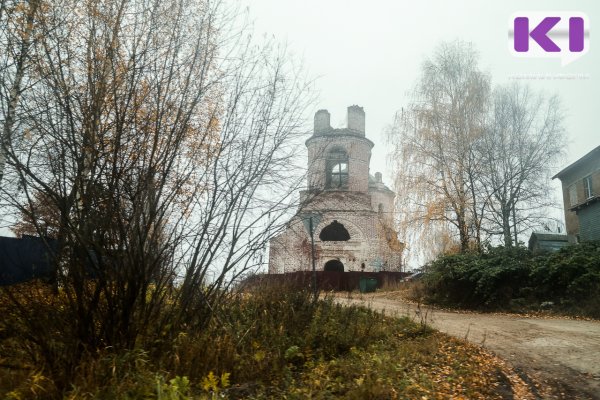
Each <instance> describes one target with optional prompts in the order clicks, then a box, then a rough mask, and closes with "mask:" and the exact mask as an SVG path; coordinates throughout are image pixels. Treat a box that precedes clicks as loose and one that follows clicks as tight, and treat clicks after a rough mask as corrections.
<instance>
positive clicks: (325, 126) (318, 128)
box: [315, 110, 331, 135]
mask: <svg viewBox="0 0 600 400" xmlns="http://www.w3.org/2000/svg"><path fill="white" fill-rule="evenodd" d="M330 130H331V114H329V111H327V110H319V111H317V112H316V113H315V135H318V134H321V133H327V132H328V131H330Z"/></svg>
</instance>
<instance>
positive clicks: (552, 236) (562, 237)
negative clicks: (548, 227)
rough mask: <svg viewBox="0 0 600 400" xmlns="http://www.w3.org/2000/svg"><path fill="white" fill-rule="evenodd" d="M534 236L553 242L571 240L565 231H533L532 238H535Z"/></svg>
mask: <svg viewBox="0 0 600 400" xmlns="http://www.w3.org/2000/svg"><path fill="white" fill-rule="evenodd" d="M534 237H535V238H536V239H537V240H538V241H553V242H568V241H569V237H568V236H567V235H566V234H565V233H553V232H533V233H532V234H531V238H534ZM530 240H531V239H530Z"/></svg>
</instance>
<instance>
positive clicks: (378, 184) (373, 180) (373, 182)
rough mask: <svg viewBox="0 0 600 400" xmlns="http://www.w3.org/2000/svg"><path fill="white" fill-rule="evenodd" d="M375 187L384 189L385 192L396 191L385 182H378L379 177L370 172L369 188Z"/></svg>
mask: <svg viewBox="0 0 600 400" xmlns="http://www.w3.org/2000/svg"><path fill="white" fill-rule="evenodd" d="M371 189H374V190H383V191H384V192H390V193H392V194H393V193H394V191H393V190H392V189H390V188H389V187H388V186H387V185H386V184H385V183H383V182H377V179H376V178H375V177H374V176H373V175H371V174H369V190H371Z"/></svg>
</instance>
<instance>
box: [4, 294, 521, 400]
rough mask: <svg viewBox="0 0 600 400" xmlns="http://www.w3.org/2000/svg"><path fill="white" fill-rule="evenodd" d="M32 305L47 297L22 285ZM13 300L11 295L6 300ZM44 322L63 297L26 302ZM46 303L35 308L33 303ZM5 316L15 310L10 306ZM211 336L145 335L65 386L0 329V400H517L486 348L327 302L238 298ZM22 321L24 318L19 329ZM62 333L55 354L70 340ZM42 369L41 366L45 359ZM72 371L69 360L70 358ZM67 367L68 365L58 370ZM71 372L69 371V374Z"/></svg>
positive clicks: (24, 341) (85, 362) (18, 339)
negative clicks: (387, 399)
mask: <svg viewBox="0 0 600 400" xmlns="http://www.w3.org/2000/svg"><path fill="white" fill-rule="evenodd" d="M22 291H23V293H24V294H25V292H27V294H28V295H31V294H32V293H38V292H36V291H39V288H38V287H36V286H34V285H33V286H32V285H24V286H23V287H22ZM3 295H4V293H3ZM27 298H29V299H30V301H31V303H29V304H28V306H29V307H38V308H39V313H40V314H39V315H43V313H45V314H46V315H47V318H51V317H52V315H53V314H54V313H58V314H57V315H60V312H59V311H60V304H57V302H60V298H59V297H56V298H48V297H44V298H38V297H36V296H29V297H27ZM36 299H37V300H36ZM0 300H1V305H0V307H3V308H4V309H5V310H6V309H7V307H9V308H10V302H9V301H8V300H7V299H6V298H5V297H1V298H0ZM215 311H216V318H214V319H213V320H212V321H211V322H210V323H209V324H208V325H206V326H205V327H204V329H202V330H187V331H185V330H182V331H180V332H178V334H177V335H174V336H173V335H168V336H161V335H160V334H159V333H158V334H156V336H155V337H145V338H143V341H141V342H140V343H141V344H140V345H139V346H138V347H136V348H134V349H130V350H127V351H123V350H122V351H113V350H112V349H110V348H106V349H104V350H103V351H100V352H96V353H94V354H85V356H84V357H82V358H81V359H80V361H79V362H78V363H77V365H75V366H74V368H73V372H72V374H71V375H70V377H71V378H70V380H69V382H68V385H66V386H62V387H61V385H60V384H59V383H57V381H55V378H54V376H55V375H54V374H53V372H54V373H55V371H52V370H51V369H50V368H49V366H48V365H45V364H44V363H40V361H39V360H41V359H43V358H41V357H39V354H38V353H39V352H40V351H41V349H40V348H38V347H37V346H36V344H35V343H33V342H31V341H30V340H28V338H27V337H24V336H22V335H20V334H17V333H18V332H23V330H19V329H15V327H14V326H13V324H14V323H15V322H17V321H19V320H18V318H16V317H15V314H14V313H12V314H11V313H8V314H4V315H6V318H3V319H2V320H1V321H0V397H1V398H13V399H53V398H69V399H76V398H77V399H112V398H130V399H138V398H146V399H192V398H194V399H205V398H217V397H218V398H231V399H237V398H254V399H280V398H288V399H304V398H315V399H329V398H331V399H335V398H340V399H341V398H343V399H365V398H373V399H377V398H390V399H415V398H418V399H420V398H429V399H431V398H454V399H460V398H470V399H476V398H480V399H484V398H485V399H501V398H510V395H512V388H511V384H510V380H509V379H508V378H507V373H506V372H503V371H505V370H504V369H503V366H502V365H501V363H499V362H498V361H497V360H496V359H495V358H492V357H490V356H489V355H488V354H486V353H484V352H483V351H482V350H481V349H480V348H478V347H475V346H472V345H469V344H467V343H465V342H464V341H460V340H456V339H453V338H449V337H448V336H445V335H442V334H439V333H436V332H434V331H432V330H430V329H429V328H427V327H426V326H423V325H421V324H418V323H414V322H412V321H410V320H408V319H406V318H404V319H397V318H389V317H386V316H384V315H381V314H379V313H376V312H374V311H371V310H368V309H366V308H361V307H343V306H341V305H338V304H335V302H334V301H333V300H332V299H331V298H330V297H328V296H325V298H324V299H321V300H319V301H317V302H314V301H313V300H312V298H311V296H310V293H307V292H298V291H289V290H286V289H285V288H282V287H264V288H260V289H259V290H256V291H254V292H253V293H250V294H248V293H246V294H231V295H230V296H229V297H228V298H227V300H226V301H225V302H224V303H223V304H222V306H221V308H220V309H219V310H215ZM15 318H16V319H15ZM65 332H66V333H65V335H63V336H61V335H58V334H57V335H54V334H53V333H52V332H50V333H49V335H51V339H52V340H53V341H54V344H55V345H56V346H58V347H59V348H60V346H67V344H69V343H68V341H69V340H70V338H69V337H68V332H69V330H68V329H65ZM36 360H37V361H36ZM63 361H64V362H66V361H68V360H63ZM57 367H61V365H60V364H57V365H56V366H54V368H57ZM63 367H65V366H63Z"/></svg>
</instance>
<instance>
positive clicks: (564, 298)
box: [424, 242, 600, 318]
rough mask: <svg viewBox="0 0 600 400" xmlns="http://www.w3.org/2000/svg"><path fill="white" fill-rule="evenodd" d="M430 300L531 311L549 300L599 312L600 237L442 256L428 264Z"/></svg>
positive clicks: (567, 308)
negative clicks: (553, 248)
mask: <svg viewBox="0 0 600 400" xmlns="http://www.w3.org/2000/svg"><path fill="white" fill-rule="evenodd" d="M428 270H429V273H428V274H427V277H426V279H425V280H424V287H425V293H426V294H425V299H426V300H427V301H429V302H432V303H436V304H440V305H445V306H452V307H466V308H475V309H483V310H513V311H530V310H531V309H538V308H539V306H540V304H541V303H543V302H548V301H551V302H553V303H555V304H556V305H557V306H556V307H555V309H556V310H558V311H562V312H566V313H568V314H577V315H585V316H589V317H595V318H599V317H600V309H599V307H598V304H600V243H599V242H586V243H582V244H580V245H577V246H568V247H565V248H563V249H561V250H560V251H557V252H554V253H546V254H541V255H536V256H534V255H532V254H531V253H530V252H529V251H528V250H527V249H525V248H522V247H516V248H504V247H496V248H489V249H487V251H485V252H484V253H482V254H477V253H467V254H456V255H451V256H443V257H440V258H438V259H436V260H435V261H433V262H432V263H431V264H430V265H429V266H428Z"/></svg>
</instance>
